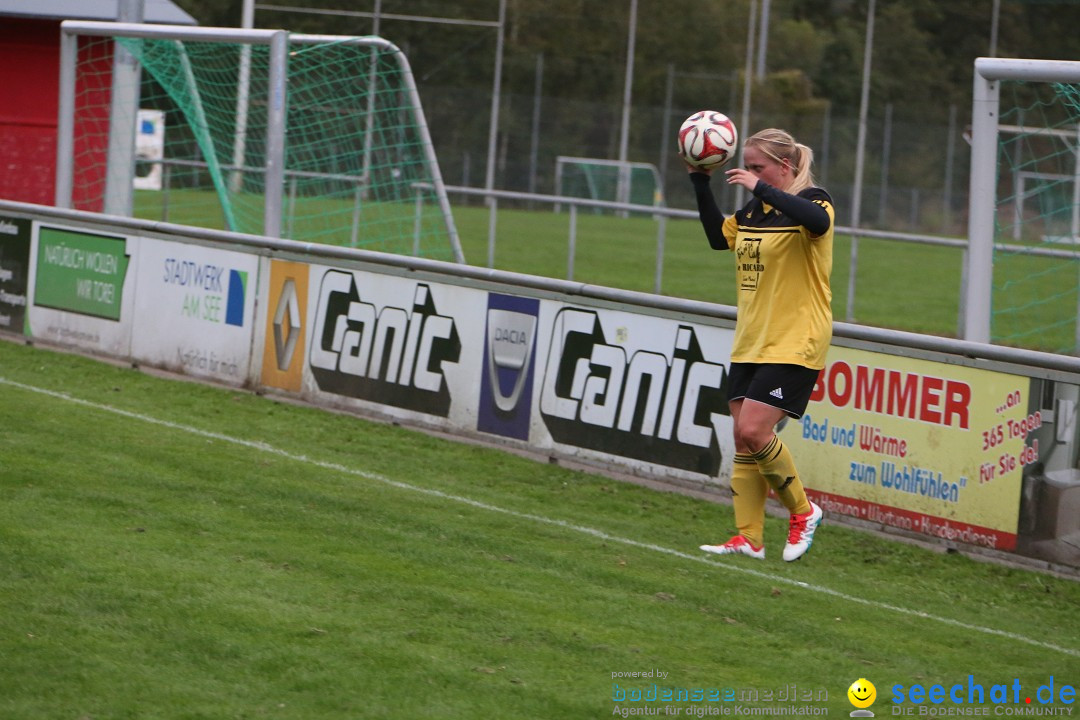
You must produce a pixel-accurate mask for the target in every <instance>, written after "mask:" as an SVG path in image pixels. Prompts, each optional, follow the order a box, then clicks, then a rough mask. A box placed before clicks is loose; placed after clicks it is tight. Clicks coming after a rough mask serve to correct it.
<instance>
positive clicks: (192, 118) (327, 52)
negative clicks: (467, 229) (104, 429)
mask: <svg viewBox="0 0 1080 720" xmlns="http://www.w3.org/2000/svg"><path fill="white" fill-rule="evenodd" d="M108 25H110V24H109V23H71V22H66V23H64V27H65V31H66V32H71V33H72V34H73V35H76V36H77V37H78V51H77V54H76V60H75V62H74V67H73V68H72V72H73V75H74V82H73V93H72V94H73V98H72V100H71V102H70V103H68V104H67V106H65V103H64V102H63V101H62V103H61V113H64V112H65V111H67V112H70V114H71V118H70V125H71V128H72V140H71V144H72V153H71V157H72V160H71V166H70V168H69V169H68V171H69V172H70V175H71V182H70V185H71V190H70V194H71V196H70V201H69V202H70V206H72V207H76V208H79V209H85V210H91V211H95V212H101V211H105V208H107V207H108V202H107V198H106V192H107V191H106V188H107V186H109V182H108V179H110V178H112V177H114V175H115V173H116V172H118V170H117V168H116V167H113V166H114V165H117V164H119V165H120V166H122V167H121V168H120V169H119V172H127V173H130V175H131V176H132V183H133V185H134V188H135V190H134V194H133V199H132V201H131V203H130V205H131V212H132V213H133V214H134V215H136V216H138V217H143V218H148V219H155V220H166V221H170V222H177V223H182V224H189V225H197V226H203V227H212V228H220V229H227V230H234V231H238V232H244V233H252V234H270V235H277V234H280V236H281V237H285V238H290V239H294V240H302V241H308V242H317V243H326V244H333V245H340V246H349V247H359V248H364V249H372V250H380V251H386V252H394V253H400V254H409V255H421V256H426V257H434V258H440V259H457V260H462V259H463V258H462V257H461V251H460V244H459V242H458V238H457V234H456V230H455V228H454V224H453V218H452V215H451V214H450V209H449V203H448V202H446V195H445V189H444V187H443V185H442V180H441V177H440V175H439V170H438V165H437V162H436V160H435V155H434V150H433V148H432V145H431V140H430V137H429V135H428V131H427V126H426V121H425V119H424V116H423V111H422V108H421V107H420V103H419V96H418V94H417V93H416V90H415V85H414V83H413V78H412V75H411V71H410V70H409V66H408V63H407V61H406V60H405V58H404V56H403V55H402V54H401V51H400V50H399V49H398V48H396V47H395V46H394V45H393V44H391V43H389V42H387V41H385V40H382V39H380V38H351V37H331V36H305V35H295V34H293V35H287V37H288V39H287V52H286V53H283V54H282V55H281V56H280V60H278V59H276V56H275V54H274V52H273V49H272V45H271V44H270V43H268V42H266V41H264V39H265V38H266V37H267V34H268V33H269V32H270V31H246V32H249V33H251V36H252V39H251V40H248V39H247V38H246V37H245V36H244V33H245V31H236V30H231V31H228V36H227V37H228V39H223V37H222V35H223V33H222V30H223V29H218V28H195V29H179V28H165V27H163V26H148V25H145V26H138V31H137V32H135V31H133V33H132V34H131V35H126V34H125V28H127V27H131V26H124V25H120V24H112V25H114V27H115V29H114V31H112V32H109V31H108V29H103V28H98V27H97V26H108ZM147 28H149V29H150V30H147ZM157 28H160V29H157ZM88 29H89V30H88ZM148 35H149V36H148ZM114 42H115V45H114ZM114 47H116V48H123V50H126V51H127V53H129V54H130V56H132V57H133V58H134V59H135V60H136V61H137V62H138V66H139V68H140V69H141V73H140V74H137V75H136V78H137V80H136V82H137V83H138V87H137V88H136V89H135V90H134V92H132V91H131V90H130V89H129V90H127V91H126V92H128V93H129V94H130V95H131V96H132V97H133V98H134V99H135V100H137V107H135V106H123V103H121V104H120V106H118V104H117V103H116V102H115V98H114V97H113V96H114V95H117V94H119V91H118V90H117V87H116V78H117V77H120V75H119V73H117V72H116V71H115V70H114V66H113V53H114ZM275 62H279V63H280V64H281V65H282V66H283V67H281V69H280V72H281V73H283V76H284V81H283V82H282V83H280V84H278V85H275V84H274V81H273V78H274V67H275ZM275 108H280V109H281V112H280V115H279V117H281V122H280V125H281V131H280V132H278V131H275V121H274V114H273V110H274V109H275ZM132 117H135V120H134V121H133V120H132ZM125 124H126V125H130V126H131V127H132V128H134V132H135V134H136V137H135V138H133V143H134V147H135V152H134V153H133V154H132V155H131V156H130V158H128V157H127V156H125V155H124V154H123V153H120V155H119V161H117V159H116V158H117V155H115V152H114V149H113V148H112V147H111V143H113V142H115V141H111V140H110V139H109V132H110V127H113V131H114V132H115V126H119V127H124V126H125ZM61 127H62V128H63V127H64V122H63V120H61ZM59 185H60V183H59V182H58V186H59ZM113 187H115V185H114V186H113ZM271 229H272V230H273V231H271Z"/></svg>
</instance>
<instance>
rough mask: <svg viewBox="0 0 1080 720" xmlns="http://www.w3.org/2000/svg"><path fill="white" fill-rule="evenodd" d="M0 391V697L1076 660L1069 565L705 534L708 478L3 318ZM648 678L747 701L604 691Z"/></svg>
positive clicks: (23, 699)
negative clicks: (345, 409) (209, 378)
mask: <svg viewBox="0 0 1080 720" xmlns="http://www.w3.org/2000/svg"><path fill="white" fill-rule="evenodd" d="M0 393H2V396H3V402H0V427H3V428H4V430H3V431H2V432H0V568H2V569H3V572H2V573H0V607H2V608H3V612H2V613H0V657H3V658H4V672H3V673H0V718H5V719H11V720H24V719H25V720H47V719H52V718H56V719H58V720H59V719H64V720H76V719H79V718H94V719H104V718H109V719H119V718H132V719H134V718H138V719H140V720H142V719H146V718H207V719H211V718H213V719H217V718H294V719H296V720H312V719H323V718H326V719H334V720H336V719H338V718H340V719H342V720H345V719H353V718H387V719H391V718H392V719H395V720H396V719H400V720H415V719H416V718H455V719H457V718H463V719H471V718H507V719H513V718H522V719H525V718H528V719H530V720H536V719H538V718H543V719H546V720H556V719H562V718H566V719H568V720H569V719H575V720H576V719H581V718H602V717H610V716H613V715H619V714H621V711H623V710H627V709H638V710H643V709H651V710H655V711H657V712H658V713H660V714H663V713H667V714H674V711H675V710H678V714H679V715H680V716H682V717H693V716H697V717H701V716H704V714H705V713H706V712H711V711H716V712H717V713H720V712H723V710H724V709H727V710H728V714H735V715H740V714H746V713H743V712H741V710H740V709H741V708H758V709H762V710H763V711H765V712H773V711H775V710H776V709H777V708H780V707H782V706H783V707H789V706H791V705H792V703H790V702H787V703H784V702H780V701H779V700H778V698H779V697H780V696H781V695H780V694H781V693H782V692H783V693H787V692H789V689H790V688H791V686H795V687H796V688H797V692H798V693H799V694H802V693H807V692H808V693H812V695H813V697H814V700H813V701H812V702H809V703H802V702H800V703H798V704H799V705H809V706H812V707H815V708H819V709H823V710H827V712H828V715H830V716H832V717H837V716H846V715H847V713H849V712H850V711H851V710H852V709H853V708H852V706H851V705H850V704H849V703H848V700H847V698H846V695H845V693H846V690H847V688H848V686H849V685H850V684H851V683H853V682H854V681H855V680H857V679H859V678H866V679H868V680H870V681H871V682H872V683H874V684H875V685H876V687H877V692H878V700H877V702H876V704H875V705H874V706H873V708H872V710H874V711H876V713H877V715H878V717H881V716H884V715H890V708H891V702H890V701H889V698H890V697H891V695H892V691H891V688H892V687H893V686H894V685H897V684H901V685H903V686H904V687H905V688H907V687H910V686H912V685H914V684H921V685H923V686H924V687H929V686H931V685H934V684H942V685H944V686H945V687H949V686H950V685H953V684H958V683H964V686H965V688H966V686H967V683H968V677H969V676H972V677H973V681H974V682H975V683H978V684H981V685H982V686H984V687H985V688H986V689H987V691H988V692H989V690H990V688H991V686H993V685H996V684H1001V685H1009V686H1010V688H1011V687H1012V683H1014V681H1018V682H1019V683H1020V685H1021V687H1022V688H1023V693H1024V694H1025V695H1031V696H1032V697H1033V699H1034V693H1035V690H1036V688H1038V687H1039V686H1040V685H1045V684H1047V683H1048V682H1050V678H1051V676H1052V677H1053V679H1054V680H1053V681H1054V683H1055V686H1056V688H1058V689H1059V690H1060V688H1061V687H1062V686H1063V685H1065V684H1068V685H1072V686H1074V687H1075V686H1076V685H1077V684H1080V630H1078V629H1077V624H1076V613H1077V608H1080V583H1078V582H1076V581H1074V580H1068V579H1061V578H1057V577H1053V576H1049V575H1046V574H1040V573H1037V572H1032V571H1026V570H1020V569H1013V568H1006V567H1001V566H998V565H993V564H989V563H984V562H977V561H975V560H972V559H970V558H968V557H965V556H963V555H959V554H942V553H940V552H935V551H930V550H926V549H922V548H919V547H916V546H913V545H908V544H901V543H897V542H895V541H890V540H886V539H881V538H878V537H876V536H874V535H871V534H866V533H861V532H857V531H853V530H850V529H846V528H844V527H841V526H838V525H829V524H826V525H825V526H823V529H822V530H821V531H820V534H819V536H818V539H817V541H816V542H815V545H814V548H813V551H812V552H811V553H810V554H809V555H808V556H807V557H806V559H804V560H803V561H801V562H799V563H794V564H790V565H789V564H785V563H783V562H782V561H781V560H780V557H779V551H780V549H781V544H780V543H781V542H782V538H783V535H784V531H785V528H784V523H783V522H782V521H781V520H778V519H774V518H770V519H769V521H768V524H767V526H766V537H767V543H768V546H769V553H770V557H769V558H768V559H767V560H766V561H764V562H762V561H755V560H751V559H749V558H744V557H737V558H715V557H713V556H706V555H704V554H703V553H700V552H699V551H698V550H697V545H698V544H700V543H701V542H703V541H716V540H719V539H723V538H725V537H726V536H727V535H728V533H729V532H730V530H731V525H732V518H731V512H730V508H729V507H728V506H726V505H724V504H720V503H716V502H710V501H707V500H703V499H698V498H694V497H689V496H686V495H681V494H676V493H663V492H657V491H655V490H650V489H646V488H642V487H639V486H636V485H632V484H626V483H620V482H618V481H613V480H610V479H606V478H602V477H598V476H591V475H586V474H582V473H578V472H573V471H570V470H567V469H564V468H561V467H558V466H554V465H550V464H547V463H541V462H534V461H532V460H529V459H525V458H521V457H518V456H515V455H512V454H508V453H506V452H502V451H499V450H495V449H488V448H483V447H478V446H473V445H467V444H460V443H454V442H449V441H446V440H442V439H438V438H435V437H432V436H429V435H426V434H423V433H419V432H415V431H409V430H406V429H402V428H399V427H394V426H391V425H384V424H376V423H371V422H367V421H364V420H361V419H358V418H356V417H352V416H348V415H342V414H336V413H330V412H325V411H322V410H318V409H315V408H310V407H304V406H296V405H292V404H288V403H284V402H281V401H277V400H275V399H272V398H269V397H260V396H256V395H252V394H249V393H246V392H242V391H236V390H227V389H221V388H217V387H211V386H205V385H201V384H196V383H190V382H181V381H176V380H169V379H163V378H159V377H154V376H151V375H149V374H145V373H142V372H140V371H137V370H133V369H131V368H128V367H117V366H114V365H110V364H105V363H101V362H98V361H95V360H92V359H88V358H84V357H80V356H77V355H69V354H62V353H56V352H51V351H47V350H43V349H39V348H34V347H28V346H25V345H22V344H20V343H15V342H0ZM642 671H659V672H661V673H665V674H666V675H664V676H663V677H652V678H641V677H638V678H627V677H621V676H620V677H616V674H617V673H633V672H642ZM653 684H656V685H658V686H660V687H674V688H687V689H694V688H702V689H708V688H718V689H723V688H730V689H731V690H732V693H733V694H734V693H737V695H734V696H735V697H741V698H747V697H750V698H753V697H756V698H757V701H752V700H751V701H746V700H742V701H739V700H736V701H735V702H731V703H723V702H672V703H667V704H665V703H660V702H639V703H632V702H626V701H617V700H616V698H617V696H618V693H619V691H623V692H626V691H627V690H630V692H631V694H632V692H633V690H634V688H637V690H638V691H639V692H640V691H642V690H644V691H645V693H646V695H647V693H648V691H649V688H650V687H651V686H652V685H653ZM616 685H617V687H616ZM766 694H770V696H771V697H772V698H773V700H772V701H766V700H764V699H763V698H764V697H765V696H766ZM1020 702H1021V705H1022V704H1023V699H1022V698H1021V701H1020ZM1036 706H1037V707H1039V706H1038V704H1037V703H1036ZM908 707H909V708H910V707H912V706H911V705H910V704H909V705H908ZM942 707H944V708H948V707H950V706H947V705H946V706H942ZM1013 707H1016V706H1010V708H1013ZM1053 707H1055V708H1058V709H1067V708H1073V707H1074V706H1073V705H1071V704H1067V705H1062V704H1060V703H1055V704H1054V705H1053ZM996 709H999V710H1000V709H1002V708H1000V707H999V708H996ZM1021 709H1022V708H1021ZM994 710H995V708H994V707H990V708H989V709H988V711H989V713H990V714H991V715H993V714H994ZM914 712H915V713H916V714H918V708H916V709H915V710H914Z"/></svg>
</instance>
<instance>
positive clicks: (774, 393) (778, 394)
mask: <svg viewBox="0 0 1080 720" xmlns="http://www.w3.org/2000/svg"><path fill="white" fill-rule="evenodd" d="M769 394H770V395H772V396H773V397H774V398H777V399H779V400H783V399H784V393H783V391H782V390H781V389H780V388H776V389H775V390H773V391H772V392H771V393H769Z"/></svg>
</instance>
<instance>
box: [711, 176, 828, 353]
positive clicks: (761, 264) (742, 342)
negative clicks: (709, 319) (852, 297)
mask: <svg viewBox="0 0 1080 720" xmlns="http://www.w3.org/2000/svg"><path fill="white" fill-rule="evenodd" d="M798 197H800V198H804V199H806V200H809V201H811V202H814V203H817V204H818V205H821V206H822V207H823V208H824V209H825V211H826V212H827V213H828V215H829V228H828V230H826V231H825V232H824V233H822V234H821V235H814V234H812V233H811V232H810V230H808V229H807V228H805V227H803V226H802V225H799V224H798V223H797V222H796V221H795V220H793V219H792V218H790V217H789V216H787V215H785V214H784V213H783V212H781V211H780V210H779V209H777V208H775V207H772V206H770V205H768V204H766V203H764V202H762V201H761V200H760V199H758V198H756V197H755V198H752V199H751V200H750V202H749V203H747V204H746V206H745V207H743V208H742V209H741V210H739V211H738V212H737V213H736V214H735V215H731V216H729V217H726V218H724V225H723V234H724V237H725V238H727V243H728V248H729V249H731V250H733V251H734V252H735V280H736V283H737V289H738V310H739V313H738V319H737V321H736V324H735V341H734V345H733V347H732V350H731V361H732V362H747V363H786V364H792V365H802V366H804V367H807V368H810V369H813V370H820V369H821V368H823V367H825V354H826V352H827V351H828V349H829V344H830V342H831V341H832V289H831V287H830V284H829V276H830V274H831V273H832V250H833V227H834V219H835V215H834V211H833V206H832V198H831V197H829V194H828V193H827V192H826V191H825V190H823V189H822V188H817V187H812V188H807V189H806V190H803V191H802V192H800V193H798Z"/></svg>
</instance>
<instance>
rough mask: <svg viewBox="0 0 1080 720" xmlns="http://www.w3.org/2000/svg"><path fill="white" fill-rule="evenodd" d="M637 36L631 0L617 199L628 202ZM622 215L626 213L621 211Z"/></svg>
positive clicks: (634, 12) (635, 6)
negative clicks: (628, 149)
mask: <svg viewBox="0 0 1080 720" xmlns="http://www.w3.org/2000/svg"><path fill="white" fill-rule="evenodd" d="M636 37H637V0H630V29H629V31H628V37H627V40H626V77H625V79H624V80H623V105H622V125H621V127H620V129H619V162H620V163H622V164H621V165H620V166H619V184H618V191H617V192H616V194H615V199H616V200H617V201H618V202H621V203H625V202H628V196H629V194H630V168H629V167H627V166H626V161H627V145H628V144H629V142H630V103H631V96H632V94H633V87H634V43H635V40H636ZM620 215H624V216H625V215H626V212H625V211H620Z"/></svg>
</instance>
